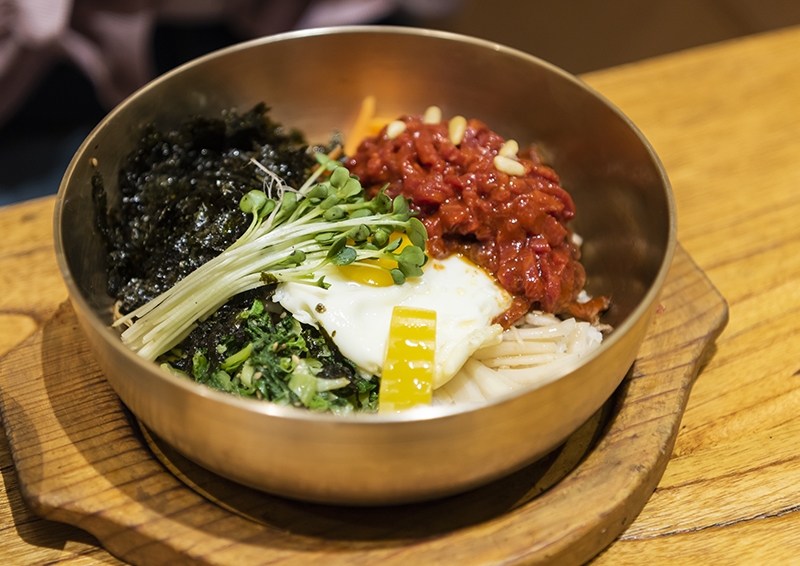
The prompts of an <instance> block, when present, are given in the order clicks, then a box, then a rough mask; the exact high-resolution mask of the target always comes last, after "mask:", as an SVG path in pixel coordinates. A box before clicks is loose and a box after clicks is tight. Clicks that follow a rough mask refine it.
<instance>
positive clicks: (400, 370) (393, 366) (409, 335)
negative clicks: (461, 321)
mask: <svg viewBox="0 0 800 566" xmlns="http://www.w3.org/2000/svg"><path fill="white" fill-rule="evenodd" d="M435 353H436V311H432V310H427V309H418V308H413V307H403V306H397V307H394V309H393V310H392V320H391V323H390V328H389V340H388V342H387V347H386V359H385V361H384V363H383V372H382V374H381V388H380V391H379V393H378V412H380V413H393V412H398V411H402V410H405V409H410V408H411V407H414V406H416V405H429V404H430V402H431V397H432V394H433V377H434V372H435V368H436V365H435Z"/></svg>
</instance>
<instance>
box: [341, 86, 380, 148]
mask: <svg viewBox="0 0 800 566" xmlns="http://www.w3.org/2000/svg"><path fill="white" fill-rule="evenodd" d="M373 116H375V97H374V96H372V95H370V96H367V97H366V98H364V100H362V101H361V109H360V110H359V111H358V117H357V118H356V121H355V123H354V124H353V128H352V129H351V130H350V135H349V136H347V141H346V142H345V144H344V154H345V155H348V156H351V155H354V154H355V152H356V150H357V149H358V145H359V144H360V143H361V140H362V139H364V137H365V136H367V134H368V133H369V124H370V120H372V118H373Z"/></svg>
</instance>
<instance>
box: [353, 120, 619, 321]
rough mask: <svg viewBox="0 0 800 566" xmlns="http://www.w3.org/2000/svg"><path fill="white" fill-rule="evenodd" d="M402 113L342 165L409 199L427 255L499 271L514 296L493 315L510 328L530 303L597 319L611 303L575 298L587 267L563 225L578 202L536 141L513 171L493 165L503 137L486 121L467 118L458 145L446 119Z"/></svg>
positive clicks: (369, 183) (365, 182)
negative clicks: (428, 120) (396, 123)
mask: <svg viewBox="0 0 800 566" xmlns="http://www.w3.org/2000/svg"><path fill="white" fill-rule="evenodd" d="M402 121H403V122H405V123H406V130H405V131H404V132H403V133H401V134H400V135H399V136H397V137H395V138H394V139H389V138H388V137H387V135H386V128H384V129H383V130H381V132H380V133H379V134H378V135H377V136H376V137H368V138H366V139H364V140H363V141H362V142H361V144H360V146H359V148H358V151H357V152H356V154H355V155H354V156H353V157H351V158H350V159H348V160H347V162H346V165H347V167H348V169H350V171H351V172H352V173H354V174H356V175H358V177H359V179H360V181H361V184H362V186H364V187H367V192H368V194H369V195H370V196H374V195H375V193H377V192H378V191H379V190H380V189H381V188H382V187H383V186H385V185H386V184H388V188H387V190H386V193H387V194H388V195H389V196H391V197H392V198H394V197H395V196H396V195H398V194H401V193H402V194H403V195H405V196H407V197H409V198H411V207H412V208H413V209H415V210H417V211H418V212H419V218H420V220H422V222H423V223H424V224H425V227H426V228H427V230H428V253H429V254H430V255H432V256H433V257H437V258H442V257H445V256H448V255H450V254H453V253H460V254H463V255H464V256H466V257H468V258H469V259H471V260H472V261H473V262H475V263H476V264H477V265H480V266H481V267H483V268H484V269H486V270H487V271H489V272H490V273H492V274H493V275H494V276H495V277H496V278H497V280H498V281H499V283H500V285H502V286H503V287H504V288H505V289H506V290H507V291H508V292H509V293H511V294H512V295H513V296H514V303H513V305H512V306H511V308H510V309H509V310H508V311H506V312H505V313H503V314H502V315H500V316H499V317H498V319H497V320H496V321H495V322H497V323H500V324H502V325H503V326H504V327H508V326H510V325H512V324H513V323H514V322H515V321H516V320H517V319H519V318H520V317H522V316H523V315H524V314H525V313H526V312H528V311H529V310H530V309H531V308H537V309H540V310H543V311H546V312H550V313H556V314H562V313H568V314H572V315H573V316H576V317H578V318H583V319H586V320H594V319H596V318H597V316H598V313H599V312H600V311H602V310H604V309H605V308H607V306H608V301H607V299H606V298H604V297H599V298H598V299H595V300H592V301H590V302H589V303H578V302H577V301H576V297H577V295H578V293H579V292H580V291H581V289H582V288H583V285H584V282H585V280H586V275H585V272H584V269H583V267H582V266H581V264H580V263H579V261H578V259H579V257H580V251H579V249H578V247H577V246H576V245H574V244H573V243H572V239H571V233H570V230H569V229H568V228H567V227H566V223H567V222H568V221H569V220H570V219H571V218H572V217H573V216H574V215H575V205H574V203H573V202H572V198H571V197H570V195H569V194H568V193H567V191H565V190H564V189H563V188H562V187H561V186H560V184H559V179H558V175H556V173H555V171H553V170H552V169H551V168H549V167H547V166H545V165H542V163H541V159H540V157H539V155H538V154H537V153H536V151H535V149H530V150H529V151H528V155H527V156H518V157H517V158H518V160H519V162H520V163H522V164H523V165H524V167H525V171H526V173H525V175H523V176H513V175H508V174H507V173H504V172H502V171H498V170H497V169H496V168H495V165H494V157H495V156H496V155H497V153H498V151H499V150H500V148H501V147H502V146H503V144H504V143H505V140H504V139H503V138H502V137H500V136H499V135H498V134H496V133H494V132H492V131H491V130H489V128H488V127H487V126H486V125H485V124H484V123H482V122H480V121H478V120H469V121H468V122H467V129H466V133H465V134H464V138H463V140H462V141H461V143H460V144H459V145H458V146H455V145H453V143H452V142H451V140H450V137H449V132H448V125H447V123H446V122H445V123H439V124H423V123H422V119H421V118H419V117H408V116H406V117H403V118H402Z"/></svg>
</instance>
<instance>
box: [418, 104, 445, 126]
mask: <svg viewBox="0 0 800 566" xmlns="http://www.w3.org/2000/svg"><path fill="white" fill-rule="evenodd" d="M441 121H442V111H441V109H440V108H439V107H438V106H428V108H427V110H425V115H424V116H423V117H422V123H423V124H438V123H439V122H441Z"/></svg>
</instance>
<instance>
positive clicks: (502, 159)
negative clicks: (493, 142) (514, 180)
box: [494, 155, 527, 177]
mask: <svg viewBox="0 0 800 566" xmlns="http://www.w3.org/2000/svg"><path fill="white" fill-rule="evenodd" d="M494 168H495V169H497V170H498V171H501V172H503V173H506V174H508V175H513V176H514V177H522V176H524V175H525V173H527V170H526V169H525V166H524V165H523V164H522V163H520V162H519V161H516V160H515V159H511V158H510V157H506V156H505V155H495V156H494Z"/></svg>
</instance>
